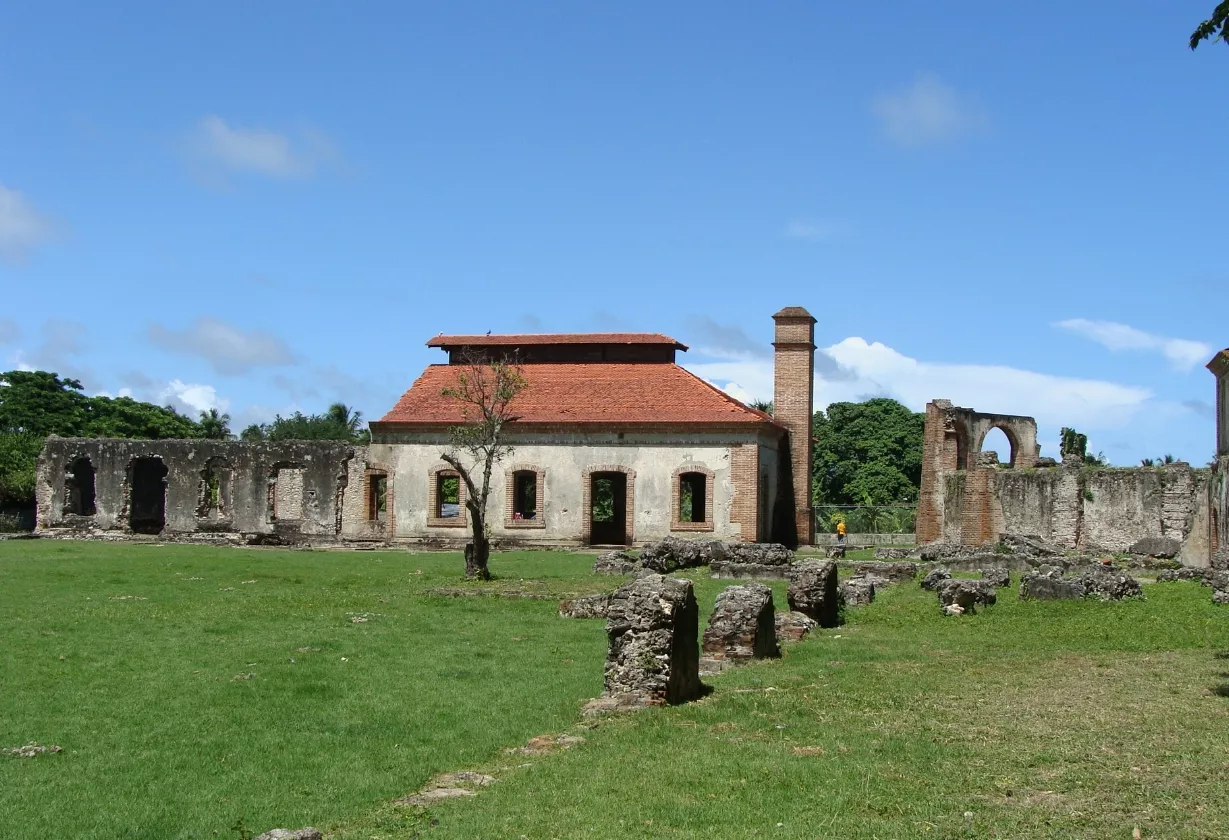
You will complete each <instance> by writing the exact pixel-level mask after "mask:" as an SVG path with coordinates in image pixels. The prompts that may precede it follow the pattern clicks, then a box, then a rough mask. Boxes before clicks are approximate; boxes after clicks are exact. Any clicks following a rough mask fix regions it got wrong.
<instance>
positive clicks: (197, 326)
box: [148, 316, 295, 376]
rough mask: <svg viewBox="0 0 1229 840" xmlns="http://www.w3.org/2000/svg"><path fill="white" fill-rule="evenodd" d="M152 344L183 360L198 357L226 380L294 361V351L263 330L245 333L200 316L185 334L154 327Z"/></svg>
mask: <svg viewBox="0 0 1229 840" xmlns="http://www.w3.org/2000/svg"><path fill="white" fill-rule="evenodd" d="M148 335H149V339H150V341H152V342H153V343H154V344H156V345H158V346H159V347H161V348H162V349H164V350H167V351H168V352H171V353H177V354H179V355H181V356H197V357H199V358H202V359H204V360H205V361H207V362H208V363H209V364H210V365H212V366H213V369H214V370H216V371H217V372H218V373H220V374H222V375H224V376H237V375H239V374H243V373H247V372H248V371H249V370H251V369H252V368H256V367H276V366H278V365H287V364H290V363H291V362H293V361H295V354H294V351H292V350H291V349H290V347H289V346H288V345H287V344H286V342H284V341H282V340H281V339H280V338H278V337H277V336H275V335H273V334H272V333H267V332H264V331H262V330H248V331H244V330H241V329H239V328H238V327H233V326H231V325H230V324H227V323H226V322H224V321H219V320H218V319H216V318H210V317H207V316H201V317H199V318H197V319H196V320H195V321H193V322H192V325H191V326H190V327H188V328H186V329H183V330H172V329H168V328H167V327H164V326H162V325H161V324H151V325H150V326H149V330H148Z"/></svg>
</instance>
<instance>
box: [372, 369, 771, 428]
mask: <svg viewBox="0 0 1229 840" xmlns="http://www.w3.org/2000/svg"><path fill="white" fill-rule="evenodd" d="M466 369H467V368H466V366H464V365H431V366H430V367H428V368H427V369H426V370H425V371H423V374H422V376H420V377H419V378H418V380H417V381H416V382H415V383H414V385H413V387H411V388H410V390H408V391H406V392H405V394H404V395H402V397H401V399H400V400H398V401H397V404H396V405H395V406H394V407H393V408H392V410H391V411H389V412H388V413H387V414H385V415H384V416H383V417H382V418H380V421H379V422H380V423H397V424H403V423H408V424H416V425H417V424H423V425H432V426H438V425H441V424H448V425H451V424H458V423H462V422H464V420H463V415H462V403H461V402H460V401H459V400H456V399H453V398H450V397H445V396H443V394H442V393H441V392H442V391H443V390H444V389H445V388H447V387H450V386H453V385H455V384H456V377H457V375H458V374H459V373H461V372H462V371H464V370H466ZM521 374H522V376H524V377H525V380H526V381H527V382H528V387H526V388H525V390H523V391H521V392H520V393H519V394H517V395H516V397H515V398H514V399H513V401H512V404H511V409H512V412H513V414H514V415H515V416H516V418H517V421H518V422H521V423H550V424H558V423H577V424H586V425H588V424H594V425H600V424H636V425H641V424H652V425H660V424H679V425H697V424H700V425H705V424H707V425H722V426H729V425H738V426H746V427H747V428H751V427H754V426H755V425H757V424H765V423H766V424H769V425H772V426H773V427H775V428H781V427H780V425H779V424H777V423H776V421H774V420H773V419H772V417H770V416H769V415H767V414H765V413H763V412H762V411H757V410H755V409H754V408H749V407H748V406H745V405H743V404H742V403H741V402H739V401H738V400H736V399H734V398H733V397H731V396H729V395H728V394H726V393H725V392H724V391H721V390H719V389H718V388H715V387H714V386H712V385H710V384H708V383H707V382H705V381H704V380H703V379H700V378H699V377H697V376H695V375H694V374H692V373H689V372H688V371H686V370H684V369H683V368H681V367H679V366H678V365H674V364H611V363H606V364H533V365H524V366H523V367H522V368H521Z"/></svg>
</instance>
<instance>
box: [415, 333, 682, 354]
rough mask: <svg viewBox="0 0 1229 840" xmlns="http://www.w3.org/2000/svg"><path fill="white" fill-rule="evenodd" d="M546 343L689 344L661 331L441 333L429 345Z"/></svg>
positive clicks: (678, 346)
mask: <svg viewBox="0 0 1229 840" xmlns="http://www.w3.org/2000/svg"><path fill="white" fill-rule="evenodd" d="M543 344H661V345H665V346H668V347H673V348H674V349H676V350H686V349H687V345H686V344H683V343H682V342H680V341H676V340H675V339H673V338H671V337H670V336H668V335H662V334H661V333H525V334H521V335H516V334H513V335H442V334H441V335H437V336H436V337H435V338H433V339H431V340H430V341H428V342H427V346H428V347H443V348H450V347H530V346H538V345H543Z"/></svg>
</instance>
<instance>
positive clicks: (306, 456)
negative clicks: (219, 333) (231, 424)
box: [35, 437, 392, 543]
mask: <svg viewBox="0 0 1229 840" xmlns="http://www.w3.org/2000/svg"><path fill="white" fill-rule="evenodd" d="M82 459H86V460H88V464H89V470H92V472H93V481H92V494H87V499H88V496H89V495H92V499H93V505H92V512H89V510H88V509H85V512H83V509H81V507H80V502H79V501H76V500H75V499H74V496H73V484H74V482H75V481H77V479H76V478H74V473H73V469H74V465H78V464H81V463H82ZM140 463H145V464H153V465H154V470H155V471H154V472H153V473H152V475H154V476H155V478H154V479H150V478H149V477H148V476H146V477H145V478H142V477H140V476H139V475H138V474H139V472H140V469H139V467H138V465H139V464H140ZM162 468H165V471H166V472H165V477H164V478H161V479H160V480H159V479H157V478H156V476H157V474H158V472H160V471H161V469H162ZM373 468H374V470H375V471H377V472H378V471H379V469H378V465H372V464H370V463H369V459H368V452H367V448H366V447H361V446H352V445H350V444H345V443H339V442H335V441H285V442H277V443H248V442H244V441H214V440H126V439H113V438H89V439H87V438H59V437H51V438H49V439H48V441H47V444H46V446H45V447H44V449H43V452H42V454H41V455H40V456H39V461H38V471H37V476H36V487H35V495H36V503H37V516H38V524H37V533H39V534H40V535H42V536H73V537H99V538H117V539H118V538H125V537H128V536H131V535H132V534H133V533H135V532H137V531H138V530H139V528H138V527H137V526H135V524H134V520H133V516H132V513H133V510H134V494H136V495H138V496H140V495H144V496H145V497H146V501H147V502H148V501H149V500H150V499H152V500H153V502H152V504H154V505H156V503H157V493H158V492H159V491H160V492H161V494H162V509H163V517H162V527H161V529H160V530H159V529H156V528H150V529H149V530H147V531H146V533H151V534H157V535H158V536H159V537H161V538H164V539H185V540H200V541H209V542H263V541H268V542H284V543H296V542H322V543H327V542H330V541H341V540H380V539H384V538H386V532H387V526H386V523H385V521H379V520H372V519H371V518H370V513H369V505H368V500H367V491H368V480H369V476H370V475H371V474H372V472H373ZM89 470H82V471H81V472H82V475H83V476H88V472H89ZM390 479H391V476H390ZM159 484H160V485H161V486H157V485H159ZM143 485H144V486H143ZM388 486H389V491H388V492H389V495H390V498H389V500H388V501H389V509H390V510H391V492H392V491H391V487H392V482H391V480H390V481H389V485H388ZM80 492H81V491H80V489H78V490H77V494H78V495H80ZM151 494H153V495H151ZM136 504H141V500H140V499H137V500H136ZM389 521H391V520H389Z"/></svg>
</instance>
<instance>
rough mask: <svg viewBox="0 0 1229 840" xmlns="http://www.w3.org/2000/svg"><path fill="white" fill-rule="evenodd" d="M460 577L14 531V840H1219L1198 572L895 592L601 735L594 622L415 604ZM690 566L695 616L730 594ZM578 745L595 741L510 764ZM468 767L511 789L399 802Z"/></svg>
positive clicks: (580, 587)
mask: <svg viewBox="0 0 1229 840" xmlns="http://www.w3.org/2000/svg"><path fill="white" fill-rule="evenodd" d="M588 565H589V558H587V557H585V556H583V555H566V554H547V553H526V554H510V555H498V556H496V557H495V558H494V559H493V562H492V567H493V569H494V571H495V573H496V574H497V575H499V576H500V580H498V581H496V582H495V583H494V584H493V586H494V587H495V588H502V589H517V590H521V591H528V592H540V593H544V594H545V593H550V594H563V593H580V592H587V591H597V590H599V589H602V588H609V587H610V586H612V585H613V584H614V583H615V582H616V581H611V580H610V579H608V578H595V577H593V576H591V575H589V574H588ZM460 568H461V560H460V558H459V557H458V556H457V555H447V554H437V555H409V554H403V553H394V552H380V553H375V552H361V553H332V552H281V551H265V550H261V551H243V550H227V549H210V548H198V547H179V546H167V547H156V546H124V545H105V544H93V543H61V542H7V543H0V638H3V640H4V644H3V649H2V650H0V747H10V746H17V745H20V744H23V743H27V742H30V741H38V742H41V743H44V744H58V745H61V746H63V748H64V752H62V753H59V754H56V755H43V756H39V757H37V758H32V759H22V758H12V757H0V814H2V815H3V817H2V818H0V836H3V837H6V838H7V837H10V836H11V837H17V838H25V837H50V836H71V837H90V838H113V837H125V838H129V837H131V838H138V837H140V838H155V837H156V838H170V837H183V838H188V837H194V838H195V837H209V836H218V837H232V838H233V837H239V836H240V835H239V833H238V832H236V831H233V830H232V826H234V825H235V824H236V822H237V821H238V820H239V819H240V818H242V820H243V823H244V824H245V825H246V826H248V827H250V828H251V829H252V830H253V831H261V830H265V829H267V828H270V827H274V826H287V827H298V826H302V825H308V824H314V825H316V826H317V827H319V828H322V829H326V830H328V831H330V833H331V834H332V835H333V836H335V837H338V838H347V840H349V839H350V838H353V840H357V838H393V837H406V838H408V837H415V836H419V835H425V836H429V837H432V838H441V839H442V838H475V837H482V838H486V837H491V838H501V837H508V838H513V840H517V838H520V837H525V838H532V839H533V840H536V839H537V838H553V837H558V838H564V837H568V838H570V837H597V838H604V837H611V838H614V837H619V838H622V837H629V838H630V837H706V838H716V837H720V838H725V837H729V838H736V837H755V836H763V837H789V838H802V837H806V838H815V837H832V838H909V837H978V838H984V837H1002V838H1039V837H1056V838H1057V837H1062V838H1075V837H1081V838H1112V837H1123V838H1129V837H1130V836H1131V831H1132V829H1133V828H1134V827H1136V826H1138V827H1140V830H1141V834H1142V836H1143V837H1145V838H1147V837H1158V838H1160V837H1165V838H1214V837H1229V795H1226V793H1225V791H1227V790H1229V696H1226V695H1229V609H1224V608H1217V607H1215V606H1213V605H1212V604H1211V602H1210V597H1209V591H1208V590H1207V589H1203V588H1200V587H1199V586H1197V585H1193V584H1187V583H1180V584H1161V585H1151V586H1147V587H1145V588H1146V591H1147V596H1148V598H1147V600H1146V601H1144V602H1124V603H1119V604H1101V603H1096V602H1064V603H1037V602H1020V601H1018V600H1017V598H1016V596H1015V594H1014V592H1013V591H1004V592H1003V593H1002V594H1001V596H1000V601H999V604H998V605H996V606H995V607H992V608H989V609H987V610H984V611H983V612H981V613H979V614H978V615H976V616H966V617H961V618H959V619H952V618H943V617H942V616H940V615H939V614H938V609H937V607H936V602H935V598H934V596H933V594H931V593H925V592H922V591H921V590H920V589H919V588H918V587H917V586H916V584H914V585H911V586H898V587H893V588H891V589H889V590H888V591H887V592H886V593H884V594H882V595H881V597H880V598H879V599H878V600H877V601H876V603H875V604H873V605H872V606H870V607H866V608H862V609H860V610H857V611H853V612H851V613H850V614H849V622H848V623H847V624H846V625H845V626H844V627H841V628H837V629H834V630H825V631H822V632H820V633H818V634H815V635H813V636H812V637H811V638H810V639H809V640H807V641H806V642H804V643H802V644H800V645H797V646H794V647H792V648H789V649H788V650H787V651H786V655H785V657H784V658H783V659H782V660H780V661H777V662H768V663H760V664H757V665H753V666H749V667H745V668H741V669H737V670H735V671H730V672H727V673H725V674H723V675H721V676H720V677H715V678H711V679H709V680H708V681H709V682H710V683H711V684H712V685H713V686H714V688H715V690H714V692H713V693H712V694H711V695H710V696H708V697H707V698H705V699H703V700H701V701H699V702H697V703H693V704H689V705H687V706H683V707H677V708H670V709H662V710H651V711H646V712H641V713H637V714H633V715H627V716H622V717H618V718H613V719H606V720H602V721H600V722H598V723H596V724H591V723H587V722H582V721H581V718H580V716H579V713H578V710H579V707H580V705H581V703H582V702H583V701H584V699H586V698H588V697H592V696H594V695H596V694H597V693H598V692H599V691H600V689H601V663H602V657H603V654H604V650H605V639H604V633H603V632H602V625H601V622H599V621H569V620H564V619H559V618H557V617H556V615H555V604H554V601H553V600H532V599H507V598H448V597H439V596H433V595H429V594H426V590H429V589H432V588H435V587H439V586H458V585H460V584H459V583H458V580H457V578H458V573H459V571H460ZM522 579H523V580H522ZM694 579H695V580H696V583H697V595H698V597H699V599H700V603H701V613H702V619H703V618H706V617H707V613H708V611H709V609H711V605H712V601H713V598H714V597H715V595H716V593H717V592H718V591H720V589H721V588H723V587H724V586H725V585H728V582H724V581H712V580H708V579H706V578H703V577H700V576H699V575H696V576H695V577H694ZM245 581H254V582H245ZM125 596H134V597H133V598H125ZM778 596H779V597H778V599H777V603H778V604H779V605H783V603H784V598H783V597H781V596H783V593H782V592H781V591H780V588H779V587H778ZM121 598H122V599H123V600H118V599H121ZM136 598H143V599H144V600H136ZM354 618H366V619H367V620H366V621H358V622H355V621H352V619H354ZM301 649H304V650H301ZM316 649H318V650H316ZM292 660H293V661H292ZM564 731H567V732H571V733H574V734H579V735H583V736H584V737H585V739H586V740H585V742H584V743H582V744H580V745H578V746H576V747H574V748H572V749H570V750H567V751H559V752H556V753H554V754H551V755H546V756H531V757H526V756H520V755H509V754H507V753H506V752H505V750H506V749H507V748H510V747H516V746H518V745H521V744H523V743H525V741H527V740H528V739H529V738H530V737H532V736H534V735H538V734H542V733H559V732H564ZM462 769H477V770H482V771H484V772H488V773H491V774H492V775H494V776H496V777H497V778H498V779H499V781H498V782H496V783H495V784H493V785H491V786H490V787H489V788H487V789H485V790H483V791H482V792H481V793H480V795H479V796H477V797H474V798H470V799H464V800H457V801H452V802H448V803H443V804H439V805H436V806H432V807H431V808H430V809H429V810H428V811H425V812H424V811H422V810H421V809H416V808H406V807H394V806H392V805H391V804H389V803H390V802H391V800H392V799H394V798H396V797H398V796H401V795H404V794H406V793H408V792H411V791H413V790H415V789H417V788H418V787H419V786H421V785H422V784H423V783H424V782H425V781H426V780H427V779H429V778H430V777H431V776H433V775H435V774H437V773H441V772H447V771H453V770H462ZM215 832H216V834H215Z"/></svg>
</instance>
